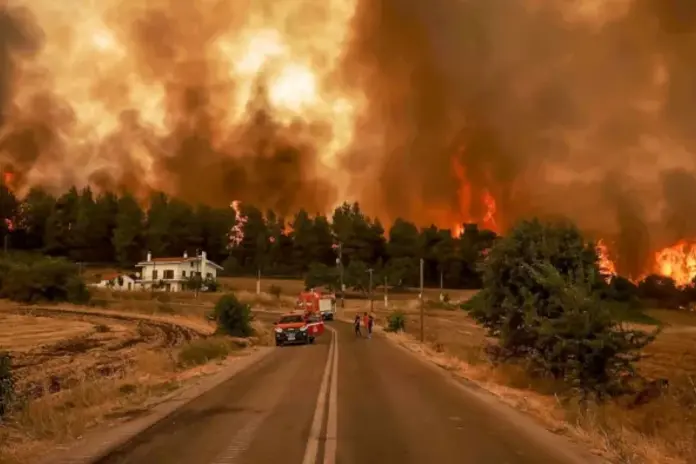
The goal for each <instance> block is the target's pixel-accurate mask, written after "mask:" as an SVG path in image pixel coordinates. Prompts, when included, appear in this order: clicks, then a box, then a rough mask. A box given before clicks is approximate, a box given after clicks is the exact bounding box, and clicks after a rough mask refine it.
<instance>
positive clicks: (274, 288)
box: [268, 285, 283, 298]
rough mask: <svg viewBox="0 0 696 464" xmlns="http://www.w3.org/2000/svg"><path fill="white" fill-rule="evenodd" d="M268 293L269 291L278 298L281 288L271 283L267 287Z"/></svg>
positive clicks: (281, 291)
mask: <svg viewBox="0 0 696 464" xmlns="http://www.w3.org/2000/svg"><path fill="white" fill-rule="evenodd" d="M268 293H270V294H271V295H273V296H274V297H276V298H280V295H281V294H282V293H283V289H282V288H280V286H278V285H271V286H270V288H269V289H268Z"/></svg>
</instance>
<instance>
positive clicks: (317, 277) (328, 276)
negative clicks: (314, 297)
mask: <svg viewBox="0 0 696 464" xmlns="http://www.w3.org/2000/svg"><path fill="white" fill-rule="evenodd" d="M304 284H305V289H306V290H309V289H310V288H318V287H326V288H327V289H329V290H330V291H337V290H339V289H340V281H339V274H338V270H336V268H334V267H329V266H327V265H326V264H324V263H317V262H315V263H312V264H310V266H309V269H308V270H307V273H306V274H305V280H304Z"/></svg>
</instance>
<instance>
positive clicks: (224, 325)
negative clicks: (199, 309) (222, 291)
mask: <svg viewBox="0 0 696 464" xmlns="http://www.w3.org/2000/svg"><path fill="white" fill-rule="evenodd" d="M214 314H215V320H216V321H217V325H218V330H219V331H220V332H223V333H226V334H228V335H232V336H235V337H248V336H250V335H252V334H253V332H254V331H253V329H252V327H251V319H252V317H251V308H250V307H249V305H247V304H243V303H241V302H240V301H239V300H238V299H237V297H236V296H234V295H224V296H222V297H221V298H220V299H219V300H218V302H217V303H216V304H215V311H214Z"/></svg>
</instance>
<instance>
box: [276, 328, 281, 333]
mask: <svg viewBox="0 0 696 464" xmlns="http://www.w3.org/2000/svg"><path fill="white" fill-rule="evenodd" d="M275 331H276V333H283V329H281V328H280V327H276V328H275Z"/></svg>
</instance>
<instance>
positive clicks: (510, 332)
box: [463, 220, 655, 397]
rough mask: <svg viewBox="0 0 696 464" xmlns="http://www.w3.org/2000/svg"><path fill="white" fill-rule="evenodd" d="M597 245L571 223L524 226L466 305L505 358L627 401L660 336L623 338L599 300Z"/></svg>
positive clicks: (493, 254)
mask: <svg viewBox="0 0 696 464" xmlns="http://www.w3.org/2000/svg"><path fill="white" fill-rule="evenodd" d="M597 261H598V258H597V255H596V251H595V249H594V246H593V244H591V243H589V244H588V243H587V242H586V241H585V240H584V238H583V236H582V235H581V234H580V232H579V231H578V229H577V228H576V227H575V226H573V225H572V224H568V223H549V224H545V223H541V222H540V221H537V220H533V221H524V222H522V223H520V224H518V225H517V226H516V227H514V228H513V229H512V230H511V232H510V234H509V235H508V236H506V237H504V238H502V239H500V240H498V241H497V243H496V244H495V245H494V246H493V247H492V249H491V251H490V252H489V254H488V257H487V259H486V260H485V265H484V266H483V267H484V269H483V290H482V291H481V292H479V294H477V295H476V296H475V297H474V298H472V300H470V301H468V302H467V303H465V304H464V305H463V307H465V308H466V309H468V310H470V312H471V314H472V315H473V316H474V317H475V318H476V319H477V320H478V321H479V322H480V323H482V324H483V325H484V326H485V327H486V328H487V329H488V331H489V333H490V334H491V335H493V336H495V337H497V338H498V339H499V348H500V350H501V353H502V354H504V355H505V356H510V357H524V358H526V359H527V360H528V362H529V366H530V368H532V369H533V370H534V371H536V372H540V373H543V374H545V375H551V376H553V377H555V378H560V379H564V380H566V381H567V382H569V383H570V384H571V385H572V386H573V387H575V388H577V389H579V390H581V391H582V392H583V394H594V395H597V396H599V397H602V396H604V395H606V394H617V393H621V392H622V391H623V388H624V386H625V385H624V384H623V379H625V378H630V376H631V375H633V363H634V361H635V360H636V359H637V356H638V354H637V353H638V351H639V350H640V349H641V348H642V347H644V346H645V345H646V344H648V343H650V342H651V341H652V340H653V339H654V335H655V334H645V333H643V332H637V331H627V330H623V329H622V328H621V327H620V326H619V325H617V323H616V322H615V321H614V320H613V317H612V314H611V311H610V310H609V308H608V307H607V306H606V305H605V304H604V303H603V301H602V300H601V296H602V290H603V289H605V286H604V285H603V284H602V283H601V282H602V281H601V275H600V274H599V268H598V266H597Z"/></svg>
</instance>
